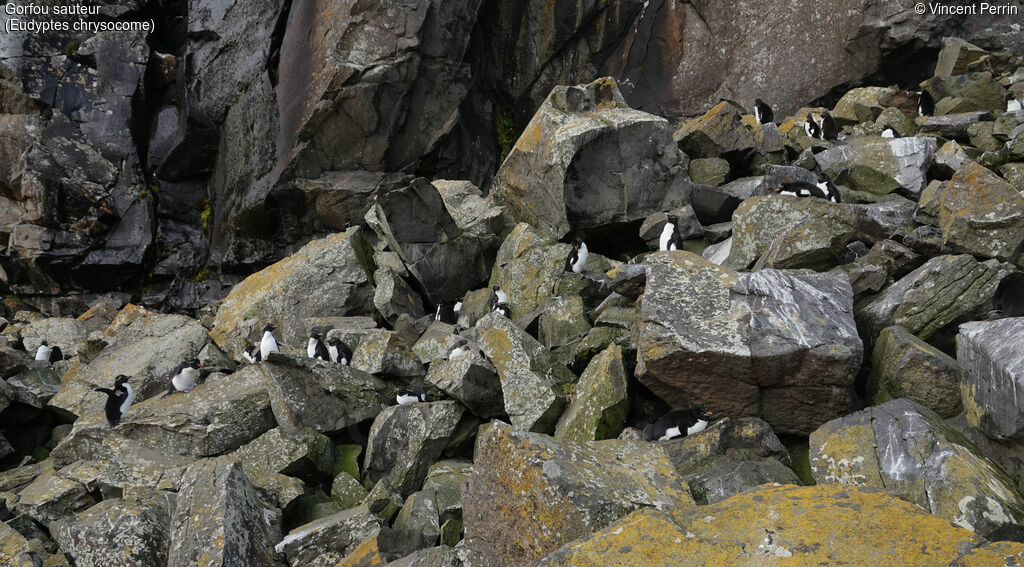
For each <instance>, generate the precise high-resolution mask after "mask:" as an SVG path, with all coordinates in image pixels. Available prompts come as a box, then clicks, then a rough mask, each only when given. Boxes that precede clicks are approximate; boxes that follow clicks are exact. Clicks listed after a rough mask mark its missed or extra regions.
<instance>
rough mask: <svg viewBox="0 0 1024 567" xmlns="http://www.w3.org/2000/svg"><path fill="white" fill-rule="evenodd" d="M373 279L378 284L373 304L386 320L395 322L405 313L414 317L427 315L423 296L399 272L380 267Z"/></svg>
mask: <svg viewBox="0 0 1024 567" xmlns="http://www.w3.org/2000/svg"><path fill="white" fill-rule="evenodd" d="M373 281H374V283H375V284H376V285H377V287H376V289H374V292H373V305H374V307H376V308H377V312H378V313H380V315H381V317H383V318H384V320H385V321H388V322H390V323H392V324H394V322H395V321H396V320H397V319H398V317H399V316H400V315H403V314H404V315H409V316H410V317H412V318H413V319H418V318H420V317H422V316H423V315H425V312H424V310H423V298H421V297H420V295H419V294H418V293H416V292H415V291H414V290H413V289H412V286H410V285H409V283H408V282H406V281H405V280H404V279H403V278H402V277H401V276H400V275H399V274H397V273H395V272H394V271H392V270H390V269H378V270H377V271H376V272H374V273H373Z"/></svg>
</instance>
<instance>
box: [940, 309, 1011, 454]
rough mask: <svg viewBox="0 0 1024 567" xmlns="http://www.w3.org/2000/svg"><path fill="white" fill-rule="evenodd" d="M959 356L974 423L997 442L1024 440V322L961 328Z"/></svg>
mask: <svg viewBox="0 0 1024 567" xmlns="http://www.w3.org/2000/svg"><path fill="white" fill-rule="evenodd" d="M956 358H957V361H958V362H959V364H960V369H961V373H960V390H961V393H962V395H963V401H964V408H965V409H966V410H967V420H968V422H969V423H971V425H973V426H975V427H978V428H980V429H981V430H982V431H983V432H984V433H985V435H987V436H989V437H991V438H993V439H999V440H1003V439H1014V440H1017V439H1021V438H1024V403H1022V402H1019V401H1018V400H1020V399H1021V396H1020V395H1019V394H1020V393H1021V389H1022V388H1024V318H1022V317H1015V318H1010V319H999V320H996V321H973V322H970V323H964V324H963V325H960V333H959V334H958V335H957V337H956Z"/></svg>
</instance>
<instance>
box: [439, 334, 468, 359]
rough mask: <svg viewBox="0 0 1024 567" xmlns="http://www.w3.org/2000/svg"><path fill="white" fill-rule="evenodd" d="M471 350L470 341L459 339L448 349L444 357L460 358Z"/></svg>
mask: <svg viewBox="0 0 1024 567" xmlns="http://www.w3.org/2000/svg"><path fill="white" fill-rule="evenodd" d="M469 351H470V349H469V341H467V340H466V339H459V340H458V341H456V342H455V344H453V345H452V347H451V348H450V349H448V354H446V355H445V356H444V359H445V360H451V359H453V358H458V357H460V356H462V355H464V354H466V353H467V352H469Z"/></svg>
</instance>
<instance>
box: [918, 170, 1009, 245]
mask: <svg viewBox="0 0 1024 567" xmlns="http://www.w3.org/2000/svg"><path fill="white" fill-rule="evenodd" d="M921 208H922V210H923V212H924V213H925V215H926V216H925V217H923V218H924V219H925V220H927V221H928V222H930V223H931V224H932V225H934V226H937V227H939V228H940V229H942V236H943V237H944V241H945V243H947V244H948V245H949V246H951V247H952V248H953V249H954V250H956V251H958V252H965V253H968V254H974V255H975V256H981V257H984V258H998V259H1000V260H1004V261H1007V260H1008V261H1014V260H1015V259H1016V257H1017V255H1018V254H1020V253H1021V249H1022V248H1021V247H1022V246H1024V194H1021V192H1020V191H1018V190H1017V188H1016V187H1014V186H1013V185H1011V184H1009V183H1007V182H1006V181H1005V180H1004V179H1002V178H1001V177H999V176H998V175H996V174H995V173H993V172H992V171H990V170H989V169H988V168H986V167H983V166H981V165H979V164H977V163H975V162H973V161H970V160H965V161H964V162H963V163H962V164H961V166H960V169H958V170H957V172H956V173H955V174H954V175H953V178H952V179H950V180H949V183H946V184H944V185H941V186H938V187H937V190H936V191H926V192H925V193H924V194H922V195H921Z"/></svg>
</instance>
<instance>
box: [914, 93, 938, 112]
mask: <svg viewBox="0 0 1024 567" xmlns="http://www.w3.org/2000/svg"><path fill="white" fill-rule="evenodd" d="M917 113H918V114H920V115H921V116H934V115H935V99H934V98H932V95H931V93H929V92H928V91H925V90H922V91H921V92H920V93H918V98H917Z"/></svg>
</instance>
